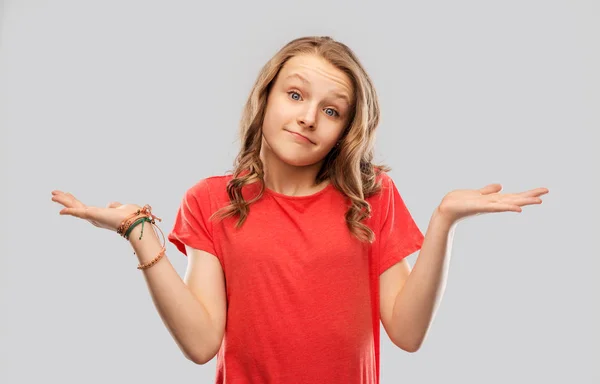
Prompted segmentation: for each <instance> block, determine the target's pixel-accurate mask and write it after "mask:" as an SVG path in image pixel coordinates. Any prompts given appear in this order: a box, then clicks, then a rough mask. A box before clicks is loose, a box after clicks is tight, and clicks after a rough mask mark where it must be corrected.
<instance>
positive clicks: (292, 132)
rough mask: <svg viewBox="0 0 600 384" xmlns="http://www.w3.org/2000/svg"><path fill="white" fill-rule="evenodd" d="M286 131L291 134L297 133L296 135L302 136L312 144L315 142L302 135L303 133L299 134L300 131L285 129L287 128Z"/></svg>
mask: <svg viewBox="0 0 600 384" xmlns="http://www.w3.org/2000/svg"><path fill="white" fill-rule="evenodd" d="M286 131H288V132H289V133H291V134H293V135H298V136H301V137H304V138H305V139H306V140H308V141H310V142H311V143H312V144H315V143H314V142H313V141H312V140H311V139H309V138H308V137H306V136H304V135H303V134H301V133H298V132H294V131H289V130H287V129H286Z"/></svg>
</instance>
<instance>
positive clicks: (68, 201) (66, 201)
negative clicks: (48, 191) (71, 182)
mask: <svg viewBox="0 0 600 384" xmlns="http://www.w3.org/2000/svg"><path fill="white" fill-rule="evenodd" d="M52 201H55V202H57V203H60V204H62V205H64V206H65V207H68V208H85V206H86V205H85V204H83V203H82V202H81V201H79V200H77V199H76V198H75V197H74V196H73V195H71V194H70V193H68V192H67V193H64V192H60V193H57V194H55V195H54V196H52Z"/></svg>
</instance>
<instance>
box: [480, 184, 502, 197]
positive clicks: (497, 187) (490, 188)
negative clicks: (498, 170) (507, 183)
mask: <svg viewBox="0 0 600 384" xmlns="http://www.w3.org/2000/svg"><path fill="white" fill-rule="evenodd" d="M501 190H502V185H501V184H488V185H486V186H485V187H483V188H481V189H480V190H479V192H480V193H481V194H482V195H489V194H490V193H496V192H500V191H501Z"/></svg>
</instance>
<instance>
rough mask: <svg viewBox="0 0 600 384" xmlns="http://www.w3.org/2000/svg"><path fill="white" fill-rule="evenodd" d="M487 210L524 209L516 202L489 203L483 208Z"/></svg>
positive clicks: (513, 210)
mask: <svg viewBox="0 0 600 384" xmlns="http://www.w3.org/2000/svg"><path fill="white" fill-rule="evenodd" d="M483 211H485V212H522V211H523V209H521V207H519V206H518V205H515V204H508V203H489V204H487V205H486V206H485V208H483Z"/></svg>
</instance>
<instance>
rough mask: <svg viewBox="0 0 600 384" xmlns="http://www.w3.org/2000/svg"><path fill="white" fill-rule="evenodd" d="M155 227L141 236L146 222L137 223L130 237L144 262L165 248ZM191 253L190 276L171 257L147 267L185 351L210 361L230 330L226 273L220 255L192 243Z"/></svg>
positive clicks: (158, 303) (166, 318)
mask: <svg viewBox="0 0 600 384" xmlns="http://www.w3.org/2000/svg"><path fill="white" fill-rule="evenodd" d="M149 229H150V228H145V230H144V236H143V237H142V239H141V240H140V239H139V237H140V236H139V235H140V231H141V226H137V227H135V228H134V229H133V231H132V233H131V236H130V237H129V239H130V243H131V245H132V246H133V249H134V251H135V253H136V255H137V257H138V259H139V262H140V263H142V264H143V263H146V262H148V261H150V260H152V259H153V258H154V257H155V256H156V255H157V254H158V253H159V252H160V250H161V244H160V241H159V238H158V237H157V236H156V233H155V232H154V231H153V230H149ZM187 254H188V258H189V264H188V269H187V271H186V275H185V282H184V280H182V279H181V277H180V276H179V274H178V273H177V271H176V270H175V269H174V268H173V265H172V264H171V263H170V261H169V260H168V259H167V258H166V257H163V258H162V259H161V260H160V261H159V262H158V263H156V264H155V265H153V266H152V267H150V268H148V269H144V270H141V271H143V274H144V278H145V279H146V283H147V285H148V288H149V290H150V294H151V296H152V300H153V302H154V305H155V307H156V309H157V310H158V313H159V315H160V317H161V319H162V320H163V323H164V324H165V325H166V327H167V329H168V330H169V332H170V334H171V336H172V337H173V339H174V340H175V342H176V343H177V345H178V346H179V348H180V349H181V351H182V352H183V354H184V356H185V357H186V358H188V359H189V360H191V361H193V362H194V363H196V364H205V363H206V362H208V361H210V360H211V359H212V358H213V357H214V356H215V355H216V353H217V352H218V350H219V347H220V346H221V342H222V340H223V334H224V331H225V317H226V296H225V284H224V277H223V271H222V269H221V265H220V263H219V261H218V259H217V258H216V257H215V256H213V255H211V254H209V253H207V252H203V251H199V250H196V249H193V248H189V247H188V248H187Z"/></svg>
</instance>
